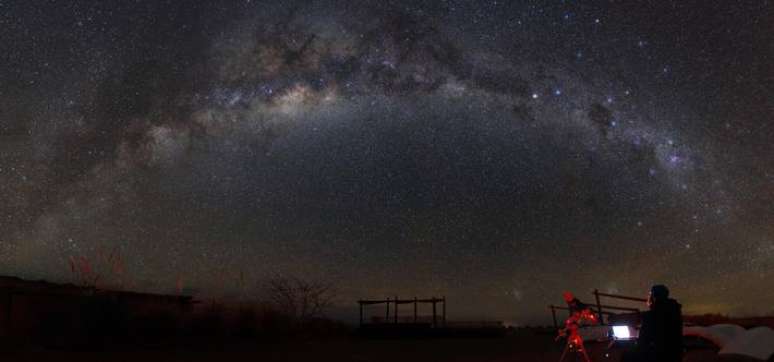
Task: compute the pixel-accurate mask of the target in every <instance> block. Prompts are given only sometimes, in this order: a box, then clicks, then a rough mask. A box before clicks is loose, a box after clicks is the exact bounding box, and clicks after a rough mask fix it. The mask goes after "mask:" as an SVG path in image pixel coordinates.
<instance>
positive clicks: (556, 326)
mask: <svg viewBox="0 0 774 362" xmlns="http://www.w3.org/2000/svg"><path fill="white" fill-rule="evenodd" d="M550 307H551V317H552V318H553V319H554V329H559V324H557V323H556V308H554V306H553V305H551V306H550Z"/></svg>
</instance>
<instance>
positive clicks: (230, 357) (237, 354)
mask: <svg viewBox="0 0 774 362" xmlns="http://www.w3.org/2000/svg"><path fill="white" fill-rule="evenodd" d="M561 347H562V346H561V345H560V344H559V343H557V342H554V341H553V338H552V336H550V335H547V334H539V333H516V334H511V335H508V336H504V337H499V338H425V339H373V338H362V337H352V336H343V335H336V336H328V337H316V338H314V339H311V338H305V339H295V340H293V341H290V340H283V341H275V342H267V341H260V340H259V341H256V342H250V343H247V342H239V343H208V342H206V341H200V342H199V343H195V344H188V345H187V346H182V345H178V346H174V347H172V346H156V347H151V346H145V347H142V348H138V347H132V348H130V347H127V346H123V347H120V346H114V347H110V348H106V349H105V348H103V350H102V351H97V350H94V349H93V348H91V349H92V350H88V349H89V348H86V349H83V348H82V349H80V350H73V349H69V350H64V349H59V350H55V349H50V348H42V347H34V346H28V347H24V348H21V347H18V346H4V348H2V349H0V361H57V362H62V361H79V362H88V361H107V360H110V361H142V362H155V361H165V362H166V361H223V362H225V361H385V362H387V361H389V362H396V361H406V362H408V361H417V362H419V361H421V362H430V361H460V362H463V361H471V362H472V361H490V362H494V361H535V362H542V361H551V362H555V361H558V360H559V357H560V355H561ZM606 347H607V345H606V344H591V345H590V346H589V350H590V352H591V357H592V359H593V360H594V361H595V362H600V361H618V353H617V352H616V351H612V353H611V352H610V351H608V350H607V349H606ZM606 353H610V354H611V355H610V356H605V354H606ZM566 360H567V361H573V359H571V358H568V359H566ZM685 361H690V362H712V361H744V360H743V359H727V358H726V359H718V358H717V356H716V355H715V353H714V352H713V351H712V350H694V351H691V352H690V353H689V355H688V356H687V357H686V359H685Z"/></svg>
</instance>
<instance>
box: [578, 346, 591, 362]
mask: <svg viewBox="0 0 774 362" xmlns="http://www.w3.org/2000/svg"><path fill="white" fill-rule="evenodd" d="M578 352H580V353H581V354H582V355H583V360H584V362H591V358H589V355H588V353H586V346H584V345H581V346H580V348H579V351H578Z"/></svg>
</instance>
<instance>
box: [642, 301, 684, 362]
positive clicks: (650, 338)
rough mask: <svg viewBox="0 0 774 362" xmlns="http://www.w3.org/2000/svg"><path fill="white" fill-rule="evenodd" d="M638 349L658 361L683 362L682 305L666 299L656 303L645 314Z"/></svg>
mask: <svg viewBox="0 0 774 362" xmlns="http://www.w3.org/2000/svg"><path fill="white" fill-rule="evenodd" d="M637 349H638V350H640V351H641V352H642V353H643V354H645V355H648V356H653V358H654V360H657V361H664V362H668V361H669V362H671V361H682V354H683V317H682V306H681V305H680V303H677V301H675V300H674V299H665V300H663V301H658V302H656V303H654V305H653V307H652V308H651V310H650V311H647V312H645V313H643V315H642V326H641V327H640V335H639V338H638V342H637Z"/></svg>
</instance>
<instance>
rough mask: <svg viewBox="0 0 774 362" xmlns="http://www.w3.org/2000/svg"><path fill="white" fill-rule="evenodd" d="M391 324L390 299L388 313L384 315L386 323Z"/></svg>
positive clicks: (388, 299)
mask: <svg viewBox="0 0 774 362" xmlns="http://www.w3.org/2000/svg"><path fill="white" fill-rule="evenodd" d="M389 322H390V298H389V297H388V298H387V311H386V312H385V314H384V323H389Z"/></svg>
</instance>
